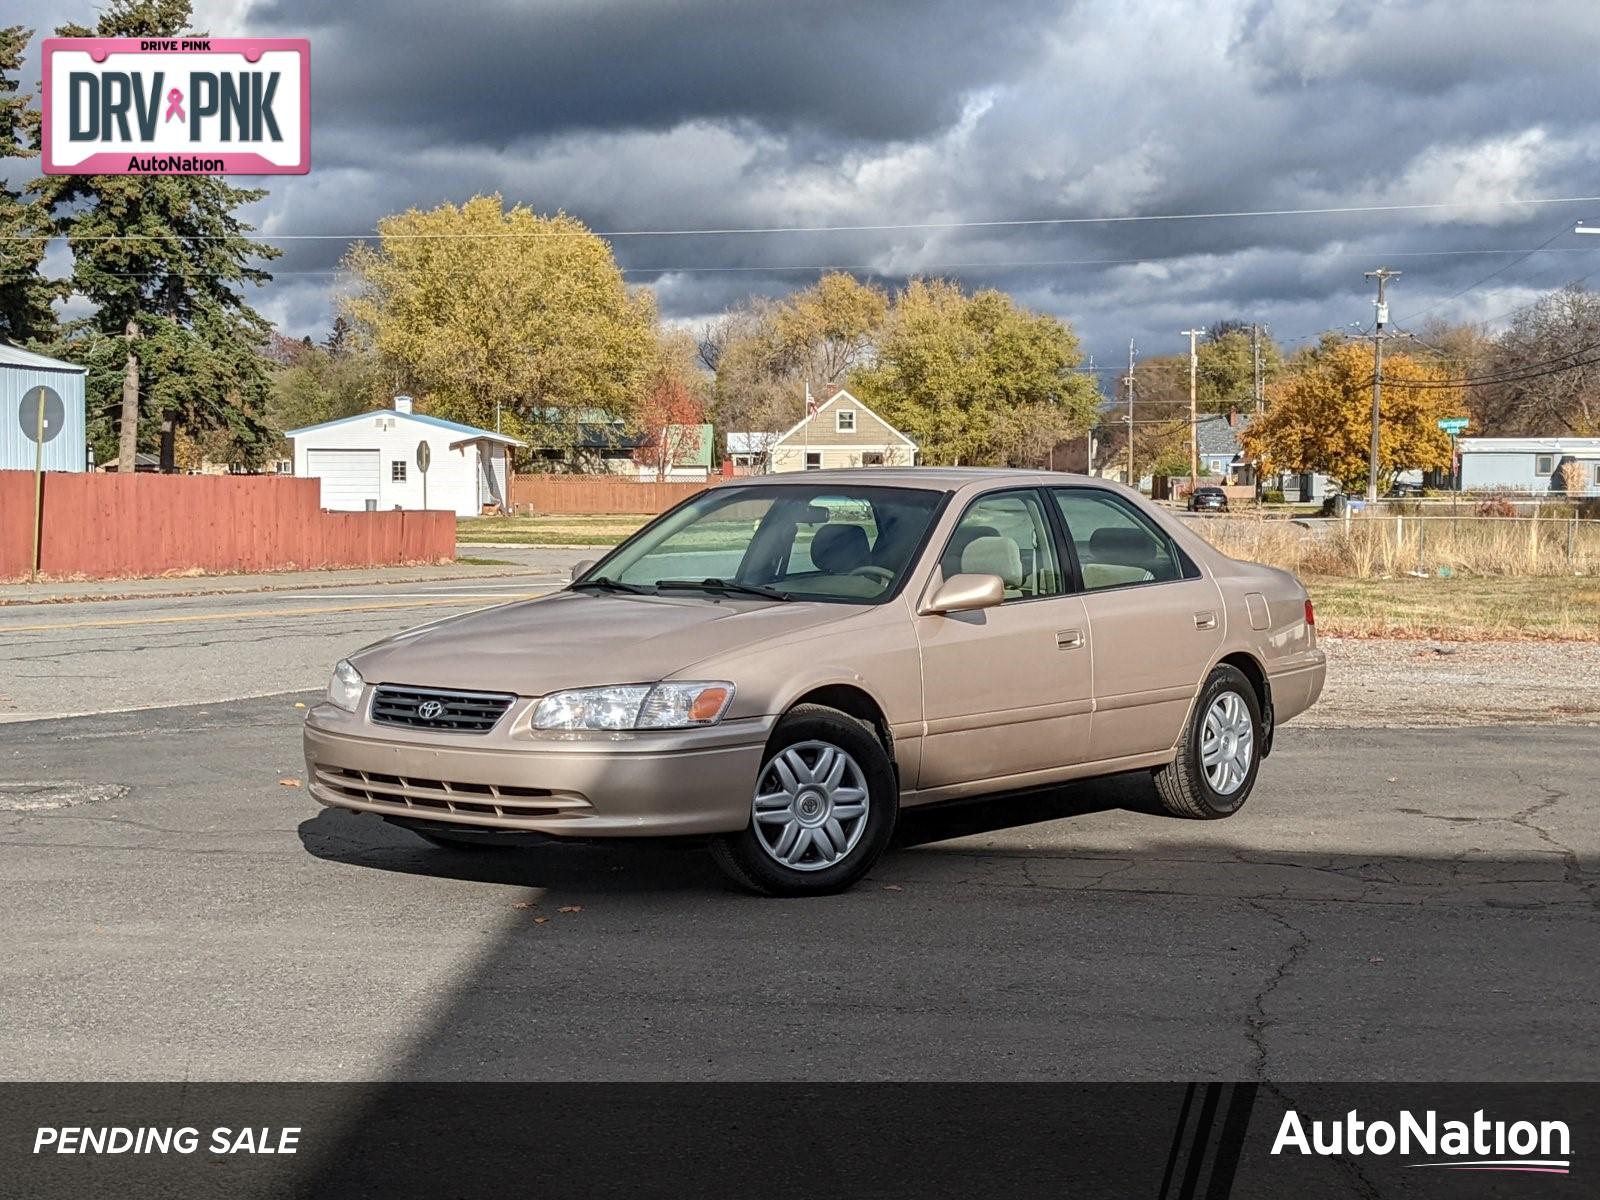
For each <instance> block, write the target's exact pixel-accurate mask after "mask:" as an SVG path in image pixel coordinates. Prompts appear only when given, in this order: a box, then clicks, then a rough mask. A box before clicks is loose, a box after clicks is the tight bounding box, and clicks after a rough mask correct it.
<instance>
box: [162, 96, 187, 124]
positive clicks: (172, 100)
mask: <svg viewBox="0 0 1600 1200" xmlns="http://www.w3.org/2000/svg"><path fill="white" fill-rule="evenodd" d="M173 117H177V118H178V120H180V121H187V120H188V119H189V118H188V117H186V116H184V115H183V93H182V92H181V91H179V90H178V89H177V88H173V89H172V90H171V91H170V92H168V93H167V115H166V118H165V121H170V120H172V118H173ZM165 121H164V122H163V123H165Z"/></svg>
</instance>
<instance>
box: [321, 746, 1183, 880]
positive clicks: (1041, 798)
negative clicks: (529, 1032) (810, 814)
mask: <svg viewBox="0 0 1600 1200" xmlns="http://www.w3.org/2000/svg"><path fill="white" fill-rule="evenodd" d="M1112 809H1126V810H1127V811H1130V812H1135V813H1143V814H1146V815H1149V816H1151V817H1155V818H1162V819H1170V818H1165V814H1163V813H1162V812H1161V810H1160V806H1159V804H1158V803H1157V800H1156V795H1155V788H1154V786H1153V785H1152V784H1151V782H1150V775H1149V773H1148V772H1144V771H1140V772H1135V773H1132V774H1128V775H1117V776H1113V777H1110V778H1102V779H1097V780H1092V781H1088V782H1084V783H1076V784H1070V785H1067V786H1064V787H1056V788H1049V789H1041V790H1038V791H1030V792H1019V793H1010V794H1005V795H999V796H985V797H983V798H981V799H977V800H963V801H954V802H951V803H947V804H940V805H934V806H930V807H926V808H914V809H908V810H906V811H905V812H903V813H902V814H901V816H900V824H899V827H898V828H897V829H896V831H895V837H894V842H893V843H892V845H891V847H890V850H889V854H888V856H887V857H886V858H885V862H894V861H895V860H896V859H897V858H899V857H900V853H899V852H902V851H909V850H914V849H915V848H917V847H920V846H926V845H929V844H931V843H936V842H944V841H950V840H952V839H956V838H964V837H971V836H974V835H977V834H984V833H996V832H999V831H1001V830H1006V829H1014V828H1017V827H1018V826H1023V825H1035V824H1039V823H1041V822H1046V821H1059V820H1064V819H1068V818H1072V817H1081V816H1087V815H1089V814H1091V813H1099V812H1107V811H1110V810H1112ZM299 835H300V842H301V844H302V845H303V846H304V847H305V848H306V850H307V852H309V853H311V854H313V855H315V856H316V857H318V858H321V859H325V860H327V861H329V862H337V863H347V864H350V865H352V866H361V867H368V868H371V869H374V870H380V871H395V872H399V873H401V874H405V875H428V876H433V877H437V878H440V879H460V880H470V881H473V882H476V883H499V884H507V885H512V886H523V887H526V886H539V887H543V888H546V889H550V890H556V889H561V890H567V889H573V890H577V891H586V892H596V893H607V892H639V891H663V892H668V891H707V890H710V891H726V890H727V887H726V886H725V885H724V883H723V879H722V876H721V874H720V873H719V872H718V871H717V870H716V868H715V867H714V866H713V865H712V863H711V861H710V859H709V857H708V856H707V855H706V854H705V853H704V848H703V845H701V844H699V843H696V842H694V841H682V842H677V841H667V840H660V839H658V840H652V841H644V840H641V841H623V840H613V841H602V840H596V841H592V842H583V843H570V844H567V843H560V842H554V841H540V842H530V843H529V844H528V845H526V846H485V847H482V848H478V847H464V848H461V849H456V848H454V847H451V848H445V847H440V846H435V845H432V844H430V843H428V842H425V841H423V840H422V839H421V838H419V837H417V836H415V835H414V834H412V833H410V832H409V831H407V830H405V829H402V828H400V827H398V826H394V825H390V824H388V823H387V822H385V821H383V820H381V819H379V818H376V817H371V816H366V815H358V814H356V813H352V812H348V811H346V810H343V809H333V808H324V809H322V810H321V811H320V812H318V813H317V815H316V816H314V817H312V818H310V819H308V820H306V821H303V822H301V824H300V827H299ZM532 881H537V882H536V883H535V882H532Z"/></svg>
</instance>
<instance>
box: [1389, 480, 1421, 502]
mask: <svg viewBox="0 0 1600 1200" xmlns="http://www.w3.org/2000/svg"><path fill="white" fill-rule="evenodd" d="M1384 495H1385V496H1387V497H1388V498H1389V499H1391V500H1417V499H1420V498H1421V496H1422V488H1421V487H1420V486H1419V485H1417V484H1415V483H1396V484H1394V485H1392V486H1391V487H1390V488H1389V490H1388V491H1387V492H1385V493H1384Z"/></svg>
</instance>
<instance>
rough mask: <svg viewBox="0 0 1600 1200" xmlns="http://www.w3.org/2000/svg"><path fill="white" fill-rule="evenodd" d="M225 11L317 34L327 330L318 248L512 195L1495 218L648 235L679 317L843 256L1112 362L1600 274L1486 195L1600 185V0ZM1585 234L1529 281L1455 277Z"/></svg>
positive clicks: (288, 230) (1432, 308)
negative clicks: (1203, 331) (990, 303)
mask: <svg viewBox="0 0 1600 1200" xmlns="http://www.w3.org/2000/svg"><path fill="white" fill-rule="evenodd" d="M61 3H62V0H57V3H56V4H53V5H50V6H46V5H45V4H44V3H43V0H23V4H24V8H27V7H29V6H30V5H31V6H32V8H33V10H34V12H33V14H32V17H31V20H30V14H29V13H28V12H24V13H23V14H22V15H21V17H20V18H13V19H22V20H27V21H29V23H31V24H35V25H39V26H45V25H48V24H51V23H54V22H57V21H59V20H63V19H67V18H68V17H70V18H72V19H80V20H83V19H90V18H91V15H92V8H91V5H90V4H89V3H88V2H87V0H66V3H67V5H68V7H71V8H72V9H73V11H71V12H70V13H58V12H56V11H55V9H56V8H58V7H60V6H61ZM199 9H200V11H199V12H197V15H196V24H197V25H200V26H204V27H207V28H210V29H211V30H212V31H213V32H217V33H219V34H221V33H224V32H227V33H237V34H270V33H282V34H305V35H307V36H309V37H310V38H311V39H312V63H313V71H314V85H313V96H314V101H313V102H314V119H313V139H314V141H313V163H314V167H313V171H312V173H311V174H310V175H309V176H307V177H305V178H281V179H273V180H270V181H266V182H267V183H268V186H269V189H270V195H269V196H268V198H267V199H266V200H264V201H262V202H261V203H260V204H259V205H257V206H256V207H255V209H254V211H253V213H252V217H253V219H254V220H256V221H257V223H258V224H259V225H260V226H261V227H262V228H263V229H264V230H265V231H266V232H267V233H268V234H269V235H277V236H280V237H281V242H280V244H281V245H283V247H284V248H285V251H286V253H285V255H284V257H283V258H282V259H280V260H278V262H277V263H276V264H275V269H276V270H277V272H278V276H277V279H276V280H275V282H274V283H273V285H272V286H271V288H270V289H268V290H267V291H266V292H265V293H264V294H263V296H262V299H261V304H262V307H263V310H264V311H266V312H267V313H268V315H269V316H271V317H273V318H274V319H275V320H278V321H279V322H280V323H281V324H282V325H283V327H284V328H285V329H286V331H290V332H294V333H296V334H299V333H303V332H312V333H316V332H318V331H320V329H321V328H322V327H323V326H325V325H326V322H327V320H328V319H329V317H330V315H331V312H332V288H333V286H334V282H335V281H334V278H333V276H332V275H331V274H330V272H331V271H332V270H333V269H334V267H335V266H336V264H337V262H338V260H339V258H340V256H341V255H342V254H343V252H344V250H345V243H344V242H342V241H295V240H293V239H292V237H289V236H283V235H294V234H308V233H311V234H326V233H360V232H362V231H365V230H370V229H371V228H372V226H373V225H374V223H375V222H376V221H377V220H378V218H380V217H381V216H383V215H384V214H385V213H389V212H393V211H396V210H399V209H404V208H406V207H410V206H413V205H414V206H418V207H429V206H432V205H436V204H438V203H440V202H442V201H446V200H449V201H455V202H459V201H462V200H465V199H467V198H468V197H470V196H471V195H473V194H474V193H477V192H485V191H499V192H500V193H502V194H503V195H504V196H505V198H506V199H507V201H508V202H515V203H525V204H529V205H531V206H532V207H534V208H536V209H538V210H540V211H554V210H557V209H564V210H565V211H567V212H569V213H572V214H574V215H576V216H578V217H580V218H581V219H583V220H585V221H586V222H587V223H588V224H589V225H590V226H591V227H592V228H595V229H600V230H612V231H615V230H641V229H657V230H659V229H704V228H707V227H717V228H749V227H754V226H761V227H764V226H772V225H783V226H789V225H796V226H818V225H898V224H917V223H927V222H952V221H954V222H962V221H994V220H1007V219H1011V218H1019V217H1021V218H1028V217H1047V216H1057V215H1060V216H1072V215H1094V214H1114V213H1124V214H1147V215H1148V214H1161V213H1207V212H1227V211H1239V210H1246V211H1255V210H1264V209H1301V208H1336V207H1347V206H1360V205H1404V204H1423V203H1439V202H1443V203H1450V204H1456V205H1459V207H1454V208H1448V209H1437V210H1429V211H1413V212H1407V211H1391V212H1369V213H1348V214H1326V213H1325V214H1316V215H1302V216H1277V217H1258V218H1248V219H1217V220H1195V221H1172V222H1141V223H1132V224H1115V223H1109V224H1087V225H1063V226H999V227H986V228H966V229H893V230H870V231H852V232H807V233H793V234H782V235H755V234H745V235H739V236H682V237H648V238H645V237H640V238H617V239H615V241H614V247H615V250H616V253H617V256H618V260H619V262H620V263H621V265H622V266H623V267H624V268H626V269H628V271H629V276H628V278H629V279H630V281H632V282H636V283H641V284H648V285H650V286H652V287H654V288H655V290H656V292H657V296H658V300H659V304H660V308H661V311H662V313H663V314H664V316H666V317H667V318H668V319H671V320H675V321H682V322H685V323H689V324H698V323H699V322H700V321H702V320H704V319H706V318H707V317H709V316H711V315H714V314H715V313H717V312H719V311H721V310H722V309H724V308H725V307H726V306H727V305H729V304H731V303H733V302H735V301H737V300H739V299H741V298H743V297H745V296H748V295H751V294H760V295H781V294H783V293H784V292H786V291H788V290H790V289H792V288H794V287H799V286H803V285H804V284H806V283H808V282H810V281H811V280H812V279H814V278H815V277H816V269H817V268H820V267H824V266H844V267H849V268H853V269H855V270H857V272H858V273H859V274H861V275H863V276H864V277H866V278H871V279H874V280H876V281H879V282H881V283H884V284H885V285H886V286H896V285H898V284H901V283H903V282H904V281H905V279H906V278H908V277H909V276H911V275H913V274H916V273H921V272H937V273H943V274H950V275H953V276H957V277H959V278H960V279H961V280H962V281H963V282H964V283H966V284H967V285H969V286H974V287H976V286H997V287H1002V288H1005V289H1006V290H1008V291H1010V292H1012V293H1014V294H1015V295H1016V296H1017V297H1018V298H1019V299H1020V300H1022V301H1023V302H1025V303H1028V304H1030V305H1032V306H1034V307H1036V308H1039V309H1041V310H1045V311H1049V312H1053V313H1056V314H1058V315H1060V316H1062V317H1064V318H1066V319H1067V320H1070V321H1071V322H1072V323H1073V324H1074V326H1075V327H1076V328H1077V329H1078V330H1079V331H1080V333H1081V335H1082V338H1083V341H1084V344H1085V346H1086V348H1087V349H1089V350H1091V351H1093V352H1094V353H1095V354H1096V357H1097V360H1098V361H1099V362H1100V363H1101V364H1105V363H1107V362H1108V361H1110V362H1115V361H1121V360H1123V359H1125V357H1126V352H1127V342H1128V339H1129V338H1130V337H1134V338H1136V339H1138V341H1139V343H1140V347H1141V354H1152V353H1171V352H1174V351H1176V350H1178V349H1179V347H1180V345H1182V344H1183V342H1182V340H1181V339H1180V338H1179V337H1178V335H1177V331H1178V330H1179V329H1182V328H1186V327H1189V326H1192V325H1195V324H1201V325H1204V324H1208V323H1210V322H1211V321H1213V320H1216V319H1219V318H1224V317H1235V318H1242V319H1245V320H1258V321H1263V322H1267V323H1270V324H1271V325H1272V326H1273V330H1274V332H1275V333H1276V334H1278V335H1280V336H1282V337H1284V338H1295V337H1302V336H1306V337H1309V336H1314V335H1315V334H1316V332H1317V331H1319V330H1321V329H1324V328H1329V327H1341V326H1344V325H1347V324H1349V323H1351V322H1366V321H1370V319H1371V314H1372V305H1371V299H1372V295H1371V290H1370V287H1369V285H1368V284H1367V283H1366V281H1365V280H1363V278H1362V271H1364V270H1367V269H1370V268H1372V267H1375V266H1378V265H1380V264H1386V265H1389V266H1392V267H1397V268H1399V269H1401V270H1402V271H1404V272H1405V274H1404V275H1403V276H1402V277H1401V279H1400V280H1399V281H1398V282H1397V283H1396V284H1395V285H1394V289H1393V292H1394V295H1393V311H1394V313H1395V314H1396V315H1397V316H1399V317H1405V316H1407V315H1408V314H1410V313H1412V312H1417V311H1421V312H1422V313H1424V314H1427V315H1435V314H1436V315H1447V316H1457V317H1463V318H1487V317H1494V316H1496V315H1498V314H1500V313H1502V312H1504V311H1505V310H1506V309H1508V308H1511V307H1513V306H1515V305H1516V304H1518V303H1521V302H1523V301H1525V300H1527V299H1529V298H1531V297H1532V296H1533V295H1534V294H1536V291H1537V289H1539V288H1543V287H1550V286H1555V285H1558V284H1560V283H1561V282H1563V281H1565V280H1567V279H1573V278H1578V277H1582V276H1585V275H1587V274H1589V273H1590V272H1596V271H1597V270H1600V238H1595V239H1587V241H1586V240H1585V239H1581V238H1573V237H1570V236H1565V235H1562V231H1563V230H1564V229H1567V228H1570V225H1571V222H1572V221H1573V220H1574V219H1575V218H1578V217H1588V218H1590V219H1594V220H1600V205H1594V206H1561V207H1548V208H1545V207H1521V208H1518V207H1509V206H1503V205H1491V204H1488V203H1486V202H1485V201H1487V200H1489V199H1494V198H1504V197H1509V196H1522V197H1529V196H1560V195H1567V196H1583V195H1596V194H1600V109H1597V107H1596V105H1595V103H1594V99H1593V92H1594V79H1595V65H1594V64H1595V63H1596V62H1597V61H1600V6H1597V5H1595V4H1594V3H1593V0H1553V2H1550V3H1541V4H1539V5H1509V4H1506V3H1503V2H1500V0H1392V2H1389V3H1382V4H1379V3H1355V2H1353V0H1345V2H1342V3H1341V2H1338V0H1335V2H1333V3H1330V2H1329V0H1160V2H1155V0H1140V2H1138V3H1129V2H1127V0H1073V2H1071V3H1065V2H1061V0H1057V2H1054V3H1049V2H1045V0H1020V2H1015V3H1002V4H989V5H981V4H974V3H971V2H970V0H965V2H957V0H920V2H913V0H889V2H887V3H879V2H870V3H869V2H867V0H854V2H850V3H847V2H846V0H816V2H813V3H793V4H777V3H764V2H758V0H739V2H735V0H677V2H674V3H664V2H660V0H545V2H544V3H538V4H518V3H514V2H513V0H457V2H456V3H454V4H451V5H448V6H440V5H437V4H431V5H426V6H424V5H421V4H417V3H404V4H399V5H395V4H380V3H378V2H377V0H354V2H351V3H343V4H328V3H324V2H321V0H267V2H265V3H263V2H260V0H257V2H255V3H252V2H251V0H203V2H202V3H200V5H199ZM1552 235H1558V236H1556V238H1555V240H1554V241H1553V242H1552V243H1551V245H1550V247H1549V248H1548V249H1547V250H1546V251H1544V252H1541V253H1539V254H1535V255H1532V256H1530V257H1529V258H1528V259H1527V260H1526V261H1523V262H1521V263H1513V262H1512V261H1511V260H1512V259H1513V258H1514V254H1504V253H1501V254H1483V253H1470V254H1467V253H1459V254H1458V253H1455V252H1457V251H1514V252H1518V253H1520V252H1521V251H1524V250H1528V249H1530V248H1532V247H1534V246H1537V245H1539V244H1540V243H1542V242H1545V241H1546V240H1547V239H1550V238H1551V237H1552ZM1588 243H1595V244H1594V245H1589V244H1588ZM1106 260H1134V261H1106ZM1502 266H1506V267H1507V268H1508V269H1507V270H1505V271H1504V272H1503V273H1502V274H1501V275H1500V276H1498V277H1496V278H1494V279H1491V280H1487V281H1485V282H1483V283H1481V284H1480V285H1479V286H1477V287H1472V288H1470V290H1468V291H1466V292H1465V294H1464V295H1462V296H1460V297H1458V298H1455V299H1448V300H1447V298H1449V297H1451V295H1452V293H1454V292H1457V291H1459V290H1462V289H1465V288H1468V287H1469V285H1472V284H1474V283H1475V282H1477V281H1479V280H1482V279H1483V278H1484V277H1485V276H1487V275H1489V274H1490V273H1491V272H1493V271H1496V270H1497V269H1498V268H1500V267H1502ZM726 268H762V269H759V270H728V269H726ZM774 268H790V269H774ZM1593 282H1600V273H1597V274H1596V276H1595V279H1594V280H1593ZM1446 301H1447V302H1446Z"/></svg>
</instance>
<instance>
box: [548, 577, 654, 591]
mask: <svg viewBox="0 0 1600 1200" xmlns="http://www.w3.org/2000/svg"><path fill="white" fill-rule="evenodd" d="M591 588H592V589H593V590H595V591H597V592H627V593H628V594H629V595H630V596H649V595H652V594H654V589H652V588H647V587H640V586H639V585H638V584H636V583H623V582H622V580H620V579H607V578H606V577H605V576H604V575H596V576H595V577H594V578H593V579H580V580H579V581H578V582H577V583H570V584H568V585H567V591H569V592H585V591H588V590H590V589H591Z"/></svg>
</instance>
